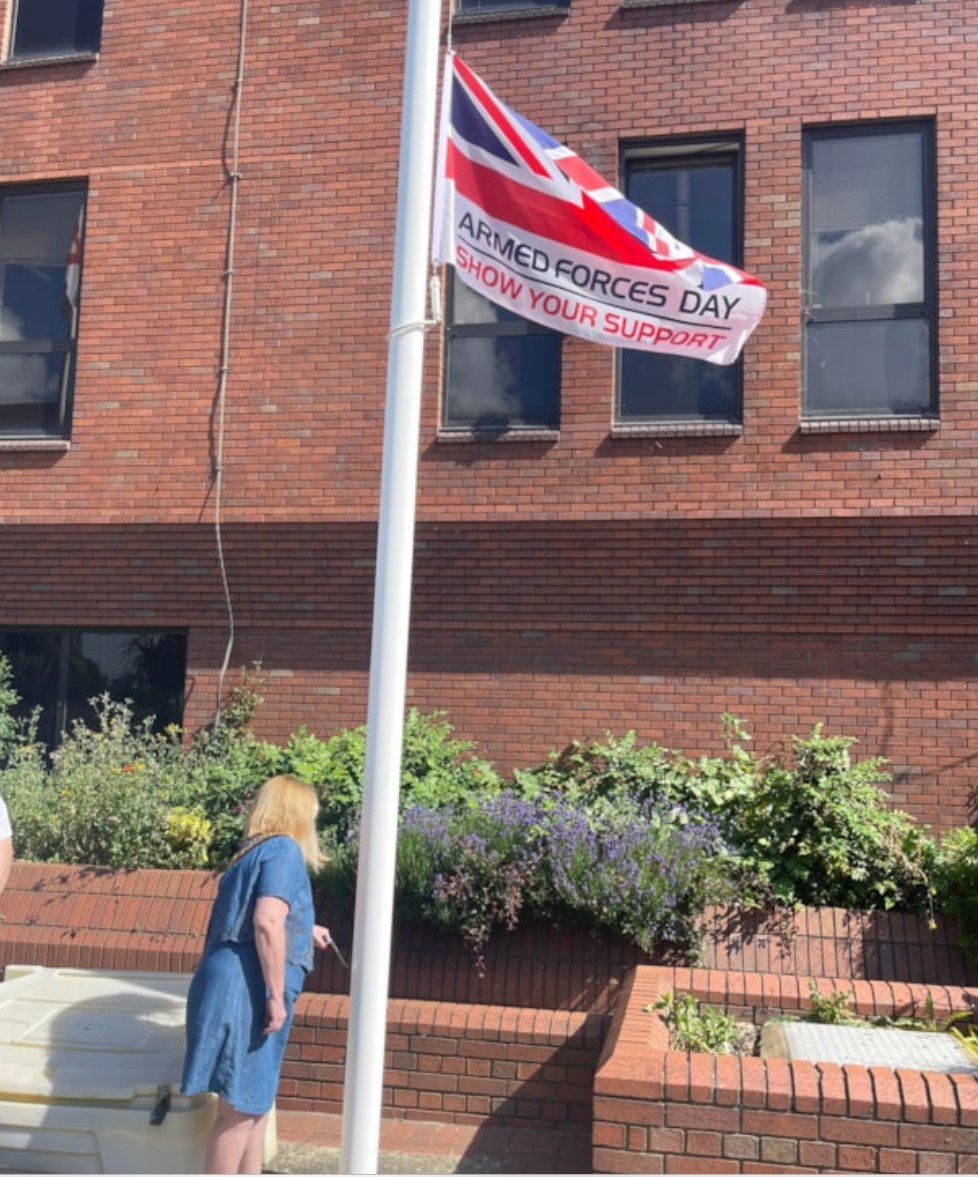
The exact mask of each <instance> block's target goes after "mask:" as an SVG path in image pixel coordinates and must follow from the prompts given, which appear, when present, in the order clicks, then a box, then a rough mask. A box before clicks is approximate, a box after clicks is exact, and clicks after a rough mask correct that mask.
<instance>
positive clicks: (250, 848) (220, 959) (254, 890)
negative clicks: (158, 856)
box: [181, 776, 329, 1173]
mask: <svg viewBox="0 0 978 1177" xmlns="http://www.w3.org/2000/svg"><path fill="white" fill-rule="evenodd" d="M318 810H319V801H318V798H317V797H316V794H315V792H314V791H313V789H312V788H310V786H309V785H307V784H305V783H304V782H303V781H299V780H296V779H295V777H289V776H275V777H272V778H271V779H270V780H267V781H266V782H265V783H264V785H262V787H261V788H260V789H259V790H258V794H257V796H256V797H255V800H254V802H253V803H252V806H251V810H250V812H249V815H248V820H247V823H246V825H245V836H244V840H243V841H242V843H241V845H240V847H239V848H238V851H237V853H236V854H235V856H234V857H233V858H232V859H231V862H230V863H229V865H228V868H227V870H226V871H225V872H224V874H223V876H222V878H221V883H220V886H219V888H218V892H217V898H216V899H215V900H214V906H213V908H212V909H211V915H210V923H209V925H208V929H207V940H206V942H205V945H204V954H203V957H202V959H201V962H200V965H199V966H198V968H197V971H196V972H195V973H194V977H193V980H192V982H191V984H190V990H189V992H188V994H187V1053H186V1059H185V1061H184V1068H183V1083H182V1086H181V1090H182V1091H183V1094H184V1095H197V1094H199V1093H200V1092H204V1091H212V1092H215V1093H216V1094H217V1096H218V1111H217V1119H216V1120H215V1122H214V1126H213V1128H212V1129H211V1132H210V1136H209V1137H208V1140H207V1148H206V1152H205V1155H204V1172H205V1173H260V1172H261V1163H262V1152H263V1145H264V1139H265V1125H266V1122H267V1120H268V1114H269V1112H270V1111H271V1109H272V1106H273V1104H274V1103H275V1093H276V1092H277V1090H278V1083H279V1076H280V1074H281V1070H282V1057H283V1055H284V1054H285V1047H286V1043H287V1041H288V1036H289V1030H290V1028H291V1025H292V1011H293V1006H294V1004H295V1000H296V998H297V997H298V996H299V993H300V992H301V991H302V986H303V983H304V982H305V977H306V973H307V972H309V970H310V969H311V968H312V965H313V948H314V947H315V948H325V947H326V946H327V945H328V944H329V932H328V931H327V929H326V928H324V927H321V926H320V925H319V924H316V923H315V922H314V912H313V899H312V887H311V885H310V881H309V869H310V868H311V869H314V870H315V869H316V868H318V867H319V866H321V865H322V863H323V856H322V853H321V851H320V849H319V842H318V840H317V837H316V814H317V812H318Z"/></svg>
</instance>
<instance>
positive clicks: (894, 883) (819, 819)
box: [735, 726, 937, 913]
mask: <svg viewBox="0 0 978 1177" xmlns="http://www.w3.org/2000/svg"><path fill="white" fill-rule="evenodd" d="M855 742H856V741H855V740H853V739H851V738H849V737H845V736H833V737H828V736H823V735H822V734H821V726H817V727H816V728H815V729H814V730H813V732H812V734H811V735H810V736H809V737H808V738H807V739H802V738H797V737H796V738H795V740H794V741H793V758H792V759H791V760H775V761H772V762H771V763H769V764H768V765H766V766H765V768H764V770H763V771H762V772H761V775H760V778H759V781H758V785H757V789H756V791H755V793H754V795H753V797H752V798H751V800H750V803H749V804H748V805H745V806H744V807H743V808H742V809H741V810H739V811H738V815H737V821H736V832H735V842H736V844H737V846H738V848H739V850H740V852H741V854H742V856H743V857H744V859H745V861H747V862H749V864H750V866H751V868H752V870H753V872H754V873H755V875H756V877H757V878H758V879H759V880H760V882H761V883H762V884H764V885H766V886H769V888H770V891H771V894H772V895H773V897H774V899H775V901H776V902H778V903H785V904H810V905H813V906H827V907H845V908H886V909H889V908H900V909H903V910H908V911H916V912H919V913H924V912H926V911H929V902H930V890H931V883H930V874H931V872H932V870H933V868H934V865H935V863H936V859H937V850H936V846H935V844H934V842H933V841H932V840H931V839H930V838H928V837H927V835H926V833H925V832H924V830H923V829H922V828H921V827H920V826H918V825H917V824H916V823H915V822H914V820H913V819H912V818H911V817H910V815H909V814H907V813H904V812H903V811H902V810H899V809H894V808H893V807H892V806H891V804H890V800H889V797H888V796H887V794H886V792H885V791H884V790H883V789H882V788H880V787H879V786H880V784H881V783H882V782H883V781H886V780H888V779H889V774H888V773H887V771H886V769H885V763H886V762H885V761H884V760H883V759H882V758H880V757H873V758H871V759H868V760H864V761H861V762H853V761H852V760H851V758H850V756H849V749H850V747H851V746H852V745H853V744H854V743H855Z"/></svg>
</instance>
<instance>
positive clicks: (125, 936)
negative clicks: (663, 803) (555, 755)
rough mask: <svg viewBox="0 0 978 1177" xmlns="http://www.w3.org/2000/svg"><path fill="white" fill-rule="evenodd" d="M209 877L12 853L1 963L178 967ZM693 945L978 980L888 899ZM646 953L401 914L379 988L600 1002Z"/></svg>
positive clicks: (328, 961) (474, 999)
mask: <svg viewBox="0 0 978 1177" xmlns="http://www.w3.org/2000/svg"><path fill="white" fill-rule="evenodd" d="M216 886H217V878H216V876H215V875H214V874H213V873H211V872H209V871H163V870H134V871H114V870H108V869H103V868H98V867H84V866H58V865H49V864H41V863H27V862H18V863H15V864H14V868H13V872H12V874H11V878H10V882H9V884H8V886H7V889H6V891H5V892H4V893H3V895H2V896H0V918H2V925H0V927H2V936H0V967H2V966H3V965H4V964H7V963H16V964H42V965H62V966H72V967H79V968H102V969H112V968H139V969H152V970H157V969H161V970H164V971H168V972H189V971H191V970H192V969H194V968H195V967H196V964H197V961H198V960H199V958H200V951H201V948H202V947H203V936H204V932H205V931H206V928H207V918H208V914H209V912H210V905H211V902H212V900H213V897H214V893H215V889H216ZM319 910H320V918H321V919H322V920H323V921H324V922H326V923H328V924H329V925H330V927H331V928H332V930H333V934H334V936H335V938H336V940H337V942H338V943H339V944H341V945H344V946H347V947H348V946H349V944H350V931H349V928H348V926H346V925H344V923H343V921H341V920H337V921H334V920H332V919H331V918H330V916H329V903H328V898H326V897H323V899H322V900H321V902H320V904H319ZM786 932H787V933H788V935H787V937H786V935H785V933H786ZM347 958H348V959H349V953H347ZM705 958H706V963H707V964H708V965H710V966H711V967H713V968H715V969H725V970H731V971H733V972H762V973H780V974H783V975H785V976H800V977H809V976H817V977H862V978H867V979H876V980H893V981H905V982H921V983H927V984H936V983H953V984H959V985H960V984H965V983H967V982H969V981H971V982H975V983H978V970H975V969H974V968H970V969H969V967H968V965H967V964H966V962H965V958H964V955H963V953H962V952H961V950H960V949H959V948H958V947H957V946H956V943H955V931H954V928H953V926H952V925H951V924H950V923H949V922H948V921H944V920H939V921H938V927H937V929H936V930H935V931H930V930H929V929H928V927H927V924H926V922H925V921H923V920H919V919H916V918H915V917H913V916H906V915H900V914H897V913H893V912H846V911H836V910H832V909H821V910H808V911H802V912H799V913H797V914H796V915H795V916H793V917H792V918H791V919H790V921H788V923H787V924H785V922H784V921H781V920H775V919H772V918H770V917H766V916H764V915H762V914H757V913H753V914H748V915H736V914H731V913H728V912H716V913H714V915H713V917H712V918H711V920H710V921H709V927H708V936H707V943H706V952H705ZM650 963H662V962H655V961H652V960H651V959H650V958H649V957H648V956H647V955H646V954H645V953H644V952H642V951H641V950H640V949H638V948H636V947H635V945H633V944H628V943H625V942H623V941H622V940H620V939H618V938H617V937H614V936H603V935H598V936H594V935H591V934H590V933H589V932H586V931H583V930H581V929H564V930H557V929H554V928H549V927H543V926H540V925H529V924H528V925H521V926H520V927H518V928H517V929H516V930H515V931H514V932H512V933H499V934H496V935H495V936H493V937H492V939H491V941H490V944H489V947H488V949H487V952H486V971H485V974H484V975H482V974H480V973H479V972H478V970H477V969H476V968H475V967H474V965H473V962H472V956H471V953H469V952H468V951H467V950H466V948H465V946H464V945H463V944H462V942H461V940H460V938H459V937H457V936H450V935H445V934H442V933H439V932H437V931H435V930H434V929H432V928H429V927H419V926H413V925H412V926H399V927H395V929H394V934H393V944H392V959H391V978H390V994H391V996H392V997H403V998H416V999H421V1000H431V1001H454V1002H459V1003H463V1004H473V1005H505V1006H524V1007H527V1008H531V1009H574V1010H596V1011H598V1012H608V1011H610V1010H611V1009H613V1008H614V1005H615V1002H616V1000H617V996H618V993H619V992H620V989H621V985H622V982H623V980H624V978H625V977H626V976H627V974H628V972H629V971H630V970H631V969H632V968H633V967H634V966H635V965H646V964H650ZM349 984H350V977H349V973H348V972H347V971H346V969H344V968H343V967H342V966H341V965H340V964H339V963H338V961H337V960H336V958H335V957H334V956H333V955H332V954H325V955H320V956H319V957H318V961H317V966H316V970H315V972H314V973H313V974H312V975H311V976H310V977H309V980H308V982H307V985H306V989H307V991H309V992H315V993H340V994H342V993H348V992H349Z"/></svg>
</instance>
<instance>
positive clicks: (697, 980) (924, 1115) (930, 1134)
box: [593, 966, 978, 1173]
mask: <svg viewBox="0 0 978 1177" xmlns="http://www.w3.org/2000/svg"><path fill="white" fill-rule="evenodd" d="M819 987H820V991H821V992H822V993H823V994H829V993H831V992H833V991H834V990H837V989H842V988H848V989H852V990H853V994H854V996H853V1002H852V1008H853V1009H854V1010H855V1011H856V1012H858V1013H861V1014H867V1015H873V1014H885V1015H887V1016H890V1017H894V1016H903V1015H908V1014H916V1015H917V1016H923V1014H924V1012H925V999H926V994H927V993H928V992H929V993H930V996H931V999H932V1001H933V1011H934V1016H936V1017H938V1018H941V1017H947V1016H948V1015H949V1014H950V1013H951V1012H953V1011H957V1010H961V1009H967V1008H969V1006H970V1007H971V1008H972V1009H974V1008H976V1003H978V993H976V991H975V990H974V989H973V988H971V989H962V988H960V987H955V986H927V987H926V989H925V988H923V987H915V986H910V985H904V984H899V983H897V984H881V983H879V982H875V983H874V982H868V981H863V982H860V981H856V982H853V983H852V984H851V985H850V984H846V985H844V986H843V985H842V984H840V983H839V982H835V983H832V982H828V981H820V982H819ZM667 990H670V991H672V992H673V993H676V992H688V993H693V994H695V995H696V996H697V997H699V998H700V999H702V1000H705V1001H709V1002H711V1003H716V1004H718V1005H722V1006H724V1007H726V1008H728V1009H730V1010H731V1011H734V1010H736V1011H750V1013H751V1014H752V1015H753V1016H755V1017H756V1018H757V1020H759V1021H763V1020H764V1018H765V1017H767V1016H770V1014H771V1013H772V1012H780V1011H791V1010H802V1009H805V1008H808V1005H809V1000H808V997H807V989H806V988H805V987H803V985H802V983H801V981H800V980H799V979H796V978H783V977H772V976H770V975H766V974H758V975H754V976H748V975H738V974H733V973H720V972H709V971H707V970H664V969H658V968H654V967H650V966H639V967H637V968H636V969H635V971H634V973H633V974H631V975H630V977H629V979H628V981H627V982H626V987H625V990H624V992H623V995H622V1001H621V1003H620V1005H619V1007H618V1010H617V1011H616V1013H615V1015H614V1019H613V1023H612V1028H611V1030H610V1032H609V1035H608V1039H607V1041H606V1044H605V1049H604V1053H603V1055H602V1060H601V1063H600V1065H599V1067H598V1071H597V1074H596V1076H595V1085H594V1135H593V1140H594V1153H593V1158H594V1171H595V1172H597V1173H777V1172H796V1173H797V1172H808V1173H816V1172H882V1173H970V1172H974V1163H975V1156H976V1155H978V1078H976V1077H975V1076H973V1075H966V1074H949V1075H944V1074H941V1073H938V1072H936V1071H917V1070H909V1069H891V1068H888V1067H863V1066H856V1065H851V1064H850V1065H846V1066H838V1065H836V1064H833V1063H810V1062H804V1061H801V1060H787V1059H776V1058H753V1057H745V1058H740V1057H737V1056H733V1055H716V1056H712V1055H707V1054H698V1053H695V1052H690V1053H686V1052H678V1051H672V1050H670V1049H669V1034H668V1030H667V1028H666V1026H665V1023H664V1022H663V1021H662V1019H661V1018H660V1017H659V1016H658V1015H657V1014H655V1013H653V1012H650V1011H649V1010H648V1009H647V1008H646V1007H647V1006H648V1005H650V1004H654V1002H655V1001H656V1000H657V999H658V998H659V997H660V996H661V995H662V994H663V993H665V992H666V991H667ZM894 1033H896V1031H894Z"/></svg>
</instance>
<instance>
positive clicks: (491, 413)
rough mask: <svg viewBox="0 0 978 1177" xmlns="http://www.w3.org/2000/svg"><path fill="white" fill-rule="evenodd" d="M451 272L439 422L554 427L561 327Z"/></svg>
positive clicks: (452, 426) (472, 426) (474, 426)
mask: <svg viewBox="0 0 978 1177" xmlns="http://www.w3.org/2000/svg"><path fill="white" fill-rule="evenodd" d="M450 274H451V277H450V281H449V283H448V287H449V300H448V316H447V319H446V322H447V323H448V328H447V330H446V332H445V338H446V347H447V352H448V354H447V357H446V364H445V397H444V408H443V414H442V424H443V427H444V428H445V429H465V430H479V429H485V430H521V429H522V430H526V429H557V428H559V426H560V341H561V336H560V334H559V333H558V332H556V331H551V330H550V329H549V328H547V327H543V326H540V325H538V324H536V323H531V322H529V320H527V319H524V318H522V316H520V315H517V314H515V313H514V312H512V311H509V310H506V309H505V308H503V307H500V306H497V305H496V304H495V303H493V302H489V300H488V299H486V298H483V297H482V295H481V294H477V293H476V292H475V291H474V290H471V289H470V288H469V287H468V286H466V285H465V283H464V282H462V281H460V280H459V278H458V277H457V275H456V274H455V272H454V270H451V271H450Z"/></svg>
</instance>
